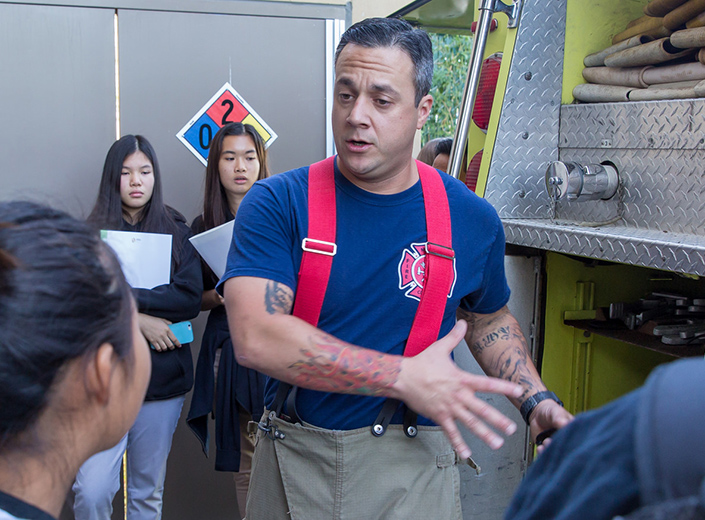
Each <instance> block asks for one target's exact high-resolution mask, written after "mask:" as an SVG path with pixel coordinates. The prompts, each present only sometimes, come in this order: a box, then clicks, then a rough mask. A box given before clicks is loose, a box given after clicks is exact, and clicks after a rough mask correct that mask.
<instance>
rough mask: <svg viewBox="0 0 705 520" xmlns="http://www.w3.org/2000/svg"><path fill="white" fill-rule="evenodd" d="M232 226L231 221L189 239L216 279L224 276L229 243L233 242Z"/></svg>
mask: <svg viewBox="0 0 705 520" xmlns="http://www.w3.org/2000/svg"><path fill="white" fill-rule="evenodd" d="M234 224H235V221H234V220H231V221H230V222H226V223H225V224H221V225H220V226H218V227H214V228H213V229H209V230H208V231H204V232H203V233H200V234H198V235H196V236H193V237H191V238H189V240H190V241H191V243H192V244H193V247H195V248H196V251H198V254H199V255H201V256H202V257H203V259H204V260H205V261H206V263H207V264H208V267H210V268H211V269H212V270H213V272H214V273H215V275H216V276H217V277H218V278H222V277H223V275H224V274H225V265H226V264H227V261H228V252H229V251H230V242H232V240H233V226H234Z"/></svg>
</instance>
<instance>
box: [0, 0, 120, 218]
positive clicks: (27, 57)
mask: <svg viewBox="0 0 705 520" xmlns="http://www.w3.org/2000/svg"><path fill="white" fill-rule="evenodd" d="M113 13H114V12H113V11H112V10H109V9H82V8H80V9H79V8H76V9H65V8H60V7H46V6H27V5H11V4H0V71H2V76H1V79H0V114H2V124H1V125H0V143H2V150H3V153H2V154H0V175H2V178H3V180H4V181H5V182H2V183H0V199H3V200H7V199H11V198H32V199H35V200H41V201H44V202H50V203H52V204H53V205H55V206H57V207H60V208H63V209H66V210H69V211H71V212H73V213H78V214H84V213H85V211H87V210H89V209H90V208H91V207H92V205H93V202H94V199H95V194H96V192H97V188H98V182H99V179H100V172H101V168H102V164H103V159H104V157H105V152H106V150H107V149H108V147H109V146H110V144H111V143H112V142H113V140H114V139H115V79H114V78H115V76H114V70H115V69H114V59H113V56H114V43H113Z"/></svg>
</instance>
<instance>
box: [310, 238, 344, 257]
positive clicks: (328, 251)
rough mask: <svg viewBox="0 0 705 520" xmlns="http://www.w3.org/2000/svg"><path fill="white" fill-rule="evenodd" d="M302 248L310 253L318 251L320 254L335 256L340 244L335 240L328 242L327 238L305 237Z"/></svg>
mask: <svg viewBox="0 0 705 520" xmlns="http://www.w3.org/2000/svg"><path fill="white" fill-rule="evenodd" d="M301 249H303V250H304V251H308V252H309V253H318V254H319V255H326V256H335V254H336V253H337V252H338V245H337V244H335V243H334V242H326V241H325V240H316V239H315V238H304V239H303V241H302V242H301Z"/></svg>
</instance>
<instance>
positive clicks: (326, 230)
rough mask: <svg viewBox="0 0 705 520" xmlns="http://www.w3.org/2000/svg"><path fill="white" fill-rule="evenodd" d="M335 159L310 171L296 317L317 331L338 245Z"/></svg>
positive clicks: (324, 162)
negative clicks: (306, 224) (305, 233)
mask: <svg viewBox="0 0 705 520" xmlns="http://www.w3.org/2000/svg"><path fill="white" fill-rule="evenodd" d="M334 161H335V157H328V159H324V160H323V161H321V162H317V163H316V164H312V165H311V166H310V167H309V169H308V237H307V238H304V240H303V242H302V244H301V248H302V249H303V250H304V253H303V256H302V257H301V267H300V268H299V282H298V285H297V287H296V299H295V300H294V316H296V317H298V318H301V319H302V320H304V321H306V322H308V323H310V324H311V325H313V326H314V327H315V326H316V325H317V324H318V318H319V316H320V315H321V307H322V306H323V299H324V298H325V295H326V288H327V287H328V279H329V278H330V270H331V266H332V265H333V257H334V256H335V253H336V250H337V247H336V245H335V225H336V222H337V221H336V215H335V168H334V166H333V164H334Z"/></svg>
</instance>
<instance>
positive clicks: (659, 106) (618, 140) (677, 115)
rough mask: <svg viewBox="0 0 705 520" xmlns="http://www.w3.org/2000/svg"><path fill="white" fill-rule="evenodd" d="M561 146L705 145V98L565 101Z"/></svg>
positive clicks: (663, 147) (699, 146)
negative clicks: (576, 102)
mask: <svg viewBox="0 0 705 520" xmlns="http://www.w3.org/2000/svg"><path fill="white" fill-rule="evenodd" d="M560 128H561V131H560V144H559V146H560V147H562V148H608V149H609V148H612V149H620V148H641V149H684V150H688V149H691V150H692V149H696V148H699V149H703V148H705V139H704V138H703V137H704V131H705V100H702V99H693V100H678V101H646V102H640V103H594V104H582V105H565V106H563V107H562V108H561V115H560Z"/></svg>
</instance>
